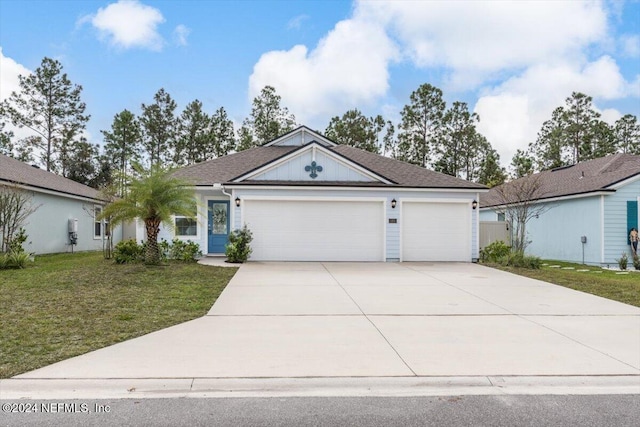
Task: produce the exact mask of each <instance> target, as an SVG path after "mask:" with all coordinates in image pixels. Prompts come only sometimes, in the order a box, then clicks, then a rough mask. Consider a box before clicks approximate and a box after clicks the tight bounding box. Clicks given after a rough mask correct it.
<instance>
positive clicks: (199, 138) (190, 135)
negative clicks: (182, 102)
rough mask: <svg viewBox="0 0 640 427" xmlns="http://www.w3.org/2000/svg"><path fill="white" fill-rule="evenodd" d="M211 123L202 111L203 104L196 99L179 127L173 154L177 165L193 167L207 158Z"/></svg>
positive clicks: (184, 114)
mask: <svg viewBox="0 0 640 427" xmlns="http://www.w3.org/2000/svg"><path fill="white" fill-rule="evenodd" d="M210 122H211V119H210V118H209V115H208V114H207V113H205V112H204V111H203V110H202V102H200V101H198V100H197V99H196V100H194V101H192V102H190V103H189V104H187V106H186V107H185V109H184V111H183V112H182V114H181V116H180V121H179V125H178V138H177V140H176V143H175V150H174V153H173V162H174V163H175V164H176V165H179V166H182V165H192V164H194V163H198V162H202V161H203V160H205V159H206V158H207V152H209V151H210V147H209V141H210V140H209V132H208V131H209V127H210Z"/></svg>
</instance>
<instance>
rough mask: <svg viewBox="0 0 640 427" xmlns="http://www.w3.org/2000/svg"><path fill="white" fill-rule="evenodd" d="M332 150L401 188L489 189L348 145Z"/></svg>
mask: <svg viewBox="0 0 640 427" xmlns="http://www.w3.org/2000/svg"><path fill="white" fill-rule="evenodd" d="M332 150H333V151H335V152H337V153H339V154H342V155H343V156H344V157H346V158H348V159H349V160H351V161H353V162H355V163H358V164H359V165H360V166H364V167H365V168H367V169H369V170H370V171H372V172H375V173H377V174H378V175H382V176H384V177H385V178H387V179H390V180H391V181H393V182H396V183H397V184H398V185H399V186H401V187H428V188H472V189H479V190H481V189H486V188H487V187H485V186H484V185H482V184H476V183H474V182H469V181H465V180H464V179H460V178H456V177H454V176H451V175H446V174H443V173H439V172H434V171H431V170H428V169H425V168H423V167H420V166H416V165H412V164H409V163H406V162H401V161H400V160H395V159H391V158H389V157H384V156H380V155H378V154H374V153H371V152H369V151H365V150H361V149H359V148H354V147H351V146H348V145H338V146H337V147H334V148H332Z"/></svg>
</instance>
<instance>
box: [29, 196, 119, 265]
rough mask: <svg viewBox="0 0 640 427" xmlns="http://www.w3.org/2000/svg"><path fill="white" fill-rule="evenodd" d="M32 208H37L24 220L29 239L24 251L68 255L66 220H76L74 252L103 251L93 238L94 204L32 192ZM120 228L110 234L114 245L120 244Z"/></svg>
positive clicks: (98, 241) (100, 244) (69, 247)
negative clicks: (76, 242)
mask: <svg viewBox="0 0 640 427" xmlns="http://www.w3.org/2000/svg"><path fill="white" fill-rule="evenodd" d="M32 200H33V204H34V205H35V206H39V208H38V209H37V210H36V211H35V212H34V213H33V214H32V215H30V216H29V218H27V224H26V225H25V230H26V232H27V234H28V236H29V238H28V239H27V242H26V243H25V245H24V248H25V250H26V251H27V252H33V253H35V254H47V253H58V252H71V250H72V248H71V246H70V245H69V232H68V224H69V219H72V218H77V219H78V244H77V245H75V246H74V247H73V250H74V251H93V250H102V245H103V242H102V239H101V238H94V235H93V232H94V221H93V208H94V203H93V202H91V201H83V200H78V199H72V198H69V197H62V196H57V195H54V194H45V193H39V192H34V193H33V199H32ZM121 234H122V232H121V230H120V228H119V227H115V229H114V230H112V236H113V239H114V242H115V243H117V242H119V241H120V236H121Z"/></svg>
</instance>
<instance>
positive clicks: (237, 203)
mask: <svg viewBox="0 0 640 427" xmlns="http://www.w3.org/2000/svg"><path fill="white" fill-rule="evenodd" d="M236 206H237V207H240V197H236ZM474 209H475V208H474Z"/></svg>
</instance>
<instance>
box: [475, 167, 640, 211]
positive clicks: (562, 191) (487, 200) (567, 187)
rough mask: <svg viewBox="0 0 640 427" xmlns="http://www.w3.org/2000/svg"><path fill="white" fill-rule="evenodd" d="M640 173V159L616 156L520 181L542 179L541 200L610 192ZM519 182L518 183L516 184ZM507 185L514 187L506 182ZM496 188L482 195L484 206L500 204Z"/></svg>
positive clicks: (528, 177)
mask: <svg viewBox="0 0 640 427" xmlns="http://www.w3.org/2000/svg"><path fill="white" fill-rule="evenodd" d="M638 174H640V156H636V155H633V154H614V155H612V156H606V157H600V158H598V159H594V160H589V161H586V162H581V163H577V164H575V165H573V166H568V167H564V168H557V169H553V170H548V171H543V172H540V173H537V174H533V175H530V176H527V177H524V178H520V179H519V180H516V181H520V180H527V179H538V180H539V183H538V185H540V191H539V193H540V195H541V197H540V198H539V199H548V198H552V197H562V196H570V195H576V194H588V193H593V192H597V191H610V190H611V189H610V188H609V187H611V186H612V185H614V184H616V183H618V182H620V181H624V180H625V179H628V178H631V177H633V176H635V175H638ZM512 182H515V181H512ZM503 185H510V183H506V184H503ZM500 187H501V186H499V187H494V188H492V189H491V190H490V191H489V192H488V193H485V194H482V195H481V196H480V206H481V207H491V206H496V205H500V204H501V203H502V202H501V199H500V197H499V196H498V191H497V189H498V188H500Z"/></svg>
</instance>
